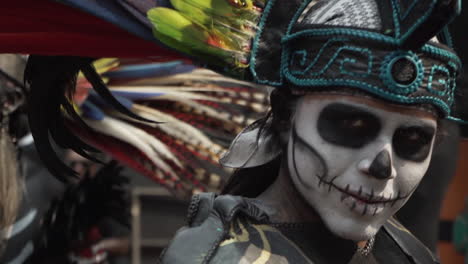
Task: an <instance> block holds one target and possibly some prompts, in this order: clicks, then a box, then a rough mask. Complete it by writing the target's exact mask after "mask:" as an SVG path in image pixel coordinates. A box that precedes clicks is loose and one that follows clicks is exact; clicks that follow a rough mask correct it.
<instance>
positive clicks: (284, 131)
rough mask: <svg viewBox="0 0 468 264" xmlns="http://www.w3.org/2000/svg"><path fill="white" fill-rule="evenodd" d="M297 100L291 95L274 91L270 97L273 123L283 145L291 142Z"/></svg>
mask: <svg viewBox="0 0 468 264" xmlns="http://www.w3.org/2000/svg"><path fill="white" fill-rule="evenodd" d="M297 101H298V100H297V98H295V97H294V96H292V95H291V94H289V93H287V94H285V93H284V92H280V91H278V90H274V91H273V92H272V93H271V95H270V103H271V109H272V116H273V122H272V126H273V129H274V130H275V133H277V134H278V135H279V138H280V140H281V145H286V144H287V143H288V140H289V135H290V133H291V128H292V125H293V123H294V111H295V109H296V103H297Z"/></svg>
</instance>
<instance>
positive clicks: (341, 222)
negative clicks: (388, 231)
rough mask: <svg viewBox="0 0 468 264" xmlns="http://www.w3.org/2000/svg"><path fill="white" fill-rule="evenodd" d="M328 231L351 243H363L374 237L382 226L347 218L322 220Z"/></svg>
mask: <svg viewBox="0 0 468 264" xmlns="http://www.w3.org/2000/svg"><path fill="white" fill-rule="evenodd" d="M324 222H325V225H326V226H327V227H328V229H329V230H330V231H331V232H332V233H333V234H335V235H336V236H338V237H341V238H343V239H347V240H352V241H356V242H357V241H365V240H368V239H370V238H372V237H374V236H375V235H376V234H377V232H378V231H379V230H380V228H381V227H382V224H377V223H369V222H364V221H356V220H354V219H349V218H341V219H337V218H336V217H335V219H333V220H329V219H324Z"/></svg>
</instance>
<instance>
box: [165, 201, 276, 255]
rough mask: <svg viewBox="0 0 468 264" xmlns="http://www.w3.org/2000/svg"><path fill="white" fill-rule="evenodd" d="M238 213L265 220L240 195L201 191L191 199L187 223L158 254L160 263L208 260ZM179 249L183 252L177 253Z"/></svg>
mask: <svg viewBox="0 0 468 264" xmlns="http://www.w3.org/2000/svg"><path fill="white" fill-rule="evenodd" d="M240 216H245V217H248V218H250V219H253V220H255V221H265V220H266V219H267V215H266V214H265V213H264V212H263V211H262V210H260V209H259V208H258V207H257V206H255V205H254V204H253V203H251V202H249V200H248V199H245V198H243V197H241V196H232V195H216V194H214V193H201V194H197V195H195V196H194V197H193V198H192V201H191V203H190V206H189V209H188V215H187V226H185V227H183V228H181V229H180V230H179V231H177V233H176V235H175V237H174V238H173V240H172V241H171V243H170V245H169V247H168V248H167V249H166V250H165V252H164V253H163V255H162V256H161V261H162V263H171V264H177V263H185V264H186V263H208V262H209V260H210V259H211V258H212V257H213V255H214V253H215V251H216V249H217V248H218V247H219V245H220V244H221V242H222V241H223V240H225V239H226V238H227V237H228V236H229V229H230V226H231V223H232V222H233V221H234V220H236V219H237V218H238V217H240ZM181 252H183V254H181Z"/></svg>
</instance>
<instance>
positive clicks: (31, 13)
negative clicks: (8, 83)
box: [0, 0, 180, 58]
mask: <svg viewBox="0 0 468 264" xmlns="http://www.w3.org/2000/svg"><path fill="white" fill-rule="evenodd" d="M0 11H1V15H0V53H24V54H41V55H74V56H89V57H146V56H167V57H173V58H180V56H179V55H177V54H176V53H174V52H172V51H169V50H167V49H165V48H162V47H160V46H158V45H157V44H155V43H152V42H150V41H146V40H144V39H140V38H138V37H137V36H134V35H132V34H130V33H129V32H126V31H124V30H123V29H120V28H118V27H116V26H114V25H112V24H110V23H108V22H106V21H104V20H101V19H99V18H96V17H94V16H92V15H89V14H86V13H84V12H82V11H80V10H78V9H74V8H71V7H68V6H66V5H63V4H60V3H56V2H53V1H49V0H10V1H3V3H2V4H1V7H0Z"/></svg>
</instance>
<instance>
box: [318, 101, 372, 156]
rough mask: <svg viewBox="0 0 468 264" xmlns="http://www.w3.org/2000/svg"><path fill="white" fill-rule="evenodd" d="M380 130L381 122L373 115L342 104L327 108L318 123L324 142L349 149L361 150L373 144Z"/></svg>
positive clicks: (331, 105)
mask: <svg viewBox="0 0 468 264" xmlns="http://www.w3.org/2000/svg"><path fill="white" fill-rule="evenodd" d="M380 128H381V125H380V120H379V119H378V118H377V117H376V116H375V115H373V114H372V113H370V112H367V111H365V110H363V109H360V108H357V107H354V106H351V105H346V104H341V103H334V104H330V105H328V106H326V107H325V108H324V109H323V110H322V112H321V113H320V115H319V119H318V122H317V129H318V132H319V134H320V136H321V137H322V138H323V139H324V140H326V141H328V142H330V143H332V144H335V145H339V146H343V147H348V148H360V147H362V146H364V145H365V144H367V143H369V142H371V141H372V140H374V139H375V137H377V135H378V134H379V132H380Z"/></svg>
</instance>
